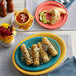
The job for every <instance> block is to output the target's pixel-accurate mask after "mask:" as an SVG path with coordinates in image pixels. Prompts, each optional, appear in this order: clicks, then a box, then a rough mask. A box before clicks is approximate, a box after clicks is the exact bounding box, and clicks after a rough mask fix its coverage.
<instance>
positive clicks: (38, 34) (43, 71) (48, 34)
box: [12, 32, 66, 75]
mask: <svg viewBox="0 0 76 76" xmlns="http://www.w3.org/2000/svg"><path fill="white" fill-rule="evenodd" d="M41 35H44V36H45V37H48V36H49V38H50V36H51V35H52V37H53V36H55V37H56V38H58V39H59V40H60V41H61V42H62V44H63V47H64V48H63V49H64V53H63V54H62V56H61V57H59V59H58V61H57V62H56V63H55V64H54V65H53V66H51V67H49V68H47V69H45V70H42V71H37V72H31V71H26V70H23V69H21V68H20V67H19V66H18V65H17V64H16V62H15V59H14V54H15V51H16V49H17V47H18V46H19V45H20V44H21V43H22V42H24V41H25V40H28V39H30V38H33V37H39V36H41ZM65 53H66V45H65V42H64V41H63V39H62V38H61V37H59V36H57V35H55V34H52V33H47V32H43V33H37V34H33V35H31V36H28V37H26V38H25V39H24V40H22V41H21V42H19V43H18V45H17V46H16V47H15V49H14V51H13V54H12V62H13V64H14V66H15V68H16V69H17V70H18V71H20V72H21V73H23V74H27V75H41V74H44V73H47V72H50V71H52V70H54V69H55V68H56V67H58V65H59V64H60V63H61V62H62V60H63V59H64V56H65Z"/></svg>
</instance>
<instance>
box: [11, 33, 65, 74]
mask: <svg viewBox="0 0 76 76" xmlns="http://www.w3.org/2000/svg"><path fill="white" fill-rule="evenodd" d="M42 37H47V38H48V39H49V40H50V41H51V43H52V44H53V45H54V47H55V49H56V50H57V51H58V55H57V56H55V57H53V58H51V60H50V61H49V62H47V63H45V64H40V65H39V66H37V67H34V66H33V65H31V66H28V65H26V64H25V62H24V61H21V55H22V52H21V49H20V45H21V44H23V43H24V44H26V47H31V45H32V44H36V43H37V42H40V41H41V39H42ZM65 52H66V46H65V43H64V41H63V40H62V39H61V38H60V37H59V36H57V35H55V34H52V33H37V34H34V35H31V36H29V37H27V38H25V39H24V40H22V41H21V42H20V43H19V44H18V45H17V46H16V48H15V50H14V52H13V56H12V60H13V64H14V66H15V67H16V69H17V70H19V71H20V72H22V73H24V74H28V75H40V74H44V73H47V72H50V71H52V70H54V69H55V68H56V67H58V66H59V64H60V63H61V62H62V60H63V58H64V56H65Z"/></svg>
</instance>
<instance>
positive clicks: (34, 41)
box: [15, 37, 61, 71]
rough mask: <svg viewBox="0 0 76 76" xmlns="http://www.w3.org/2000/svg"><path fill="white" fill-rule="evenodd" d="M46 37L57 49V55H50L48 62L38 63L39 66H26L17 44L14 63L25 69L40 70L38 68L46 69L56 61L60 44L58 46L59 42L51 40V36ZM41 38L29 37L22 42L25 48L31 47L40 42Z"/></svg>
mask: <svg viewBox="0 0 76 76" xmlns="http://www.w3.org/2000/svg"><path fill="white" fill-rule="evenodd" d="M47 38H48V37H47ZM48 39H49V40H50V42H51V43H52V45H53V46H54V47H55V49H56V50H57V51H58V55H57V56H55V57H52V58H51V59H50V61H49V62H47V63H44V64H40V65H39V66H33V65H29V66H28V65H27V64H26V62H25V61H22V60H21V56H22V51H21V49H20V46H19V47H18V48H17V49H16V52H15V61H16V64H17V65H18V66H19V67H20V68H22V69H24V70H27V71H40V70H44V69H47V68H49V67H50V66H52V65H53V64H54V63H56V61H57V60H58V59H59V57H60V52H61V50H60V46H59V44H58V43H57V42H56V41H55V40H53V39H51V38H48ZM41 40H42V37H34V38H31V39H29V40H26V41H24V42H23V43H22V44H25V45H26V47H27V48H28V47H29V48H31V46H32V45H33V44H37V43H38V42H41ZM20 45H21V44H20Z"/></svg>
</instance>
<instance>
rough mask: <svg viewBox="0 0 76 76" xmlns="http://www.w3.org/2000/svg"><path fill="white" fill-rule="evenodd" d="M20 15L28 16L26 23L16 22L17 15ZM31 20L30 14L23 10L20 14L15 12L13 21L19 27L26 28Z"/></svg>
mask: <svg viewBox="0 0 76 76" xmlns="http://www.w3.org/2000/svg"><path fill="white" fill-rule="evenodd" d="M21 13H24V14H26V15H27V16H28V20H27V21H26V22H24V23H20V22H18V20H17V16H18V15H19V14H21ZM31 18H34V17H33V16H32V14H30V13H29V12H28V10H27V9H26V8H25V9H24V10H23V11H21V12H19V11H17V10H15V20H16V23H17V24H18V25H19V26H28V24H29V23H30V20H31Z"/></svg>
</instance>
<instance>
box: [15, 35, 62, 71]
mask: <svg viewBox="0 0 76 76" xmlns="http://www.w3.org/2000/svg"><path fill="white" fill-rule="evenodd" d="M34 38H42V37H41V36H40V37H34ZM34 38H30V39H34ZM47 38H49V37H47ZM49 39H50V40H51V41H53V42H54V43H55V44H56V45H57V47H58V50H59V54H58V57H57V58H56V60H55V62H53V64H55V63H56V62H57V60H58V59H59V57H60V54H61V48H60V45H59V44H58V43H57V41H55V40H54V39H51V38H49ZM28 40H29V39H28ZM25 41H27V40H25ZM25 41H24V42H25ZM20 45H21V44H20ZM19 47H20V46H19ZM19 47H18V48H19ZM16 51H17V49H16ZM16 51H15V62H16V64H17V65H18V66H19V67H20V68H22V69H24V70H27V71H33V72H36V71H42V70H45V69H47V68H49V67H50V66H52V65H53V64H51V65H49V67H47V66H46V65H47V63H46V64H45V66H46V67H45V68H43V69H40V70H39V69H38V70H37V69H36V70H33V69H32V70H31V68H29V67H28V68H29V69H30V70H29V69H28V68H27V67H26V69H25V68H24V66H23V65H21V64H20V63H18V59H17V58H16V54H17V53H16ZM49 63H50V62H49Z"/></svg>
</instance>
